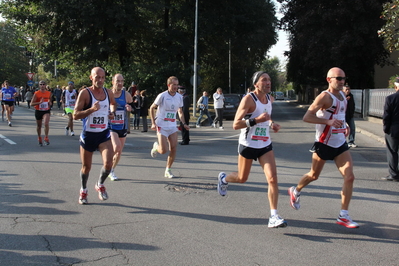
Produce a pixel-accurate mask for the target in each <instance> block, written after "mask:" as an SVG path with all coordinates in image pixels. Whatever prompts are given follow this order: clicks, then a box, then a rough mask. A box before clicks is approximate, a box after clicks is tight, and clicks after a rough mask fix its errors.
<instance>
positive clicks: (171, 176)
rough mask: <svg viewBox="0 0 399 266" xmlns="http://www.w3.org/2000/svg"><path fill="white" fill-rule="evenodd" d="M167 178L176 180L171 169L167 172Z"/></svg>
mask: <svg viewBox="0 0 399 266" xmlns="http://www.w3.org/2000/svg"><path fill="white" fill-rule="evenodd" d="M165 177H166V178H174V177H175V176H174V175H173V174H172V171H171V170H170V169H168V170H165Z"/></svg>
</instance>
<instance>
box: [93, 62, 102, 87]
mask: <svg viewBox="0 0 399 266" xmlns="http://www.w3.org/2000/svg"><path fill="white" fill-rule="evenodd" d="M90 80H91V82H92V85H93V87H94V88H102V87H103V86H104V82H105V71H104V69H102V68H101V67H95V68H93V69H92V70H91V73H90Z"/></svg>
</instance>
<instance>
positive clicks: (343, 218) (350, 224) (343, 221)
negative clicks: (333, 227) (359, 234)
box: [337, 214, 359, 228]
mask: <svg viewBox="0 0 399 266" xmlns="http://www.w3.org/2000/svg"><path fill="white" fill-rule="evenodd" d="M337 224H339V225H343V226H345V227H346V228H359V224H357V223H355V222H354V221H352V219H351V217H350V216H349V214H346V215H339V216H338V219H337Z"/></svg>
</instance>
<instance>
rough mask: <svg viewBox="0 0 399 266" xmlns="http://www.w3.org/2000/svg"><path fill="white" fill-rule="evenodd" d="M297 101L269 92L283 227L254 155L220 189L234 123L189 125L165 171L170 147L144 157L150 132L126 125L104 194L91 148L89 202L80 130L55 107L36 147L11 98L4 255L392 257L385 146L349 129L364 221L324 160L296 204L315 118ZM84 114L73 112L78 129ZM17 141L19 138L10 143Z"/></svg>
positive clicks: (124, 260)
mask: <svg viewBox="0 0 399 266" xmlns="http://www.w3.org/2000/svg"><path fill="white" fill-rule="evenodd" d="M304 112H305V110H304V109H302V108H298V107H296V106H295V105H293V104H291V103H287V102H284V101H282V102H276V103H275V104H274V107H273V119H274V121H276V122H277V123H279V124H280V125H281V127H282V128H281V131H280V132H279V133H276V134H274V133H273V134H272V140H273V147H274V152H275V155H276V161H277V165H278V169H277V170H278V176H279V189H280V196H279V214H280V215H281V216H282V217H283V218H285V219H286V220H287V222H288V227H286V228H279V229H269V228H268V227H267V222H268V217H269V214H270V212H269V203H268V199H267V184H266V182H265V176H264V174H263V173H262V170H261V168H260V167H259V165H258V163H257V162H255V163H254V165H253V168H252V172H251V175H250V177H249V180H248V182H247V183H245V184H230V186H229V190H228V194H227V196H226V197H221V196H219V194H218V193H217V192H216V180H217V175H218V173H219V172H220V171H226V172H231V171H236V169H237V138H238V131H234V130H233V129H232V127H231V124H232V123H231V121H225V129H224V130H219V129H211V128H207V127H202V128H193V129H192V130H191V143H190V145H188V146H180V145H179V147H178V151H177V158H176V161H175V163H174V165H173V168H172V171H173V173H174V174H175V175H177V176H178V178H176V179H166V178H164V177H163V173H164V169H165V163H166V155H158V157H157V158H155V159H153V158H151V157H150V148H151V147H152V143H153V141H155V139H156V136H155V132H147V133H141V132H137V131H133V130H132V134H130V135H128V137H127V141H126V146H125V149H124V151H123V155H122V158H121V161H120V163H119V166H118V167H117V168H116V174H117V176H118V177H119V178H120V180H119V181H110V180H107V182H106V183H105V185H106V188H107V191H108V194H109V200H107V201H100V200H99V199H98V196H97V192H96V191H95V190H94V184H95V182H96V180H97V179H98V175H99V171H100V168H101V158H100V155H99V154H98V153H96V154H95V156H94V157H93V167H92V170H91V173H90V178H89V197H88V199H89V203H90V204H89V205H85V206H82V205H79V204H78V197H79V188H80V177H79V170H80V167H81V164H80V157H79V143H78V138H79V137H78V134H76V136H75V137H71V136H65V135H64V127H65V125H66V119H65V118H64V117H58V116H52V117H51V122H50V128H51V129H50V145H49V146H44V147H39V146H38V145H37V137H36V133H35V121H34V115H33V111H32V110H28V109H26V108H21V107H19V108H16V111H15V113H14V117H13V127H8V126H7V124H6V122H0V134H1V136H0V137H1V139H0V197H1V201H0V230H1V231H0V232H1V233H0V265H292V264H295V265H337V264H340V265H397V264H398V257H399V255H397V254H398V252H397V249H398V246H396V245H397V244H399V222H398V221H399V208H398V206H399V204H398V203H399V194H398V188H399V184H398V183H392V182H384V181H381V180H380V178H381V176H384V175H385V174H386V172H387V170H386V167H387V166H386V159H385V147H384V145H383V144H382V143H380V142H378V141H375V140H373V139H371V138H369V137H367V136H365V135H362V134H357V136H356V139H357V141H356V143H357V144H358V145H359V148H356V149H353V150H351V152H352V157H353V160H354V165H355V175H356V181H355V189H354V194H353V199H352V202H351V205H350V215H351V216H352V218H353V219H354V221H356V222H358V223H359V224H360V228H358V229H347V228H345V227H342V226H340V225H337V224H336V223H335V220H336V218H337V216H338V213H339V209H340V189H341V186H342V177H341V176H340V174H339V173H338V171H337V169H336V167H335V165H334V163H333V162H328V163H327V164H326V165H325V168H324V170H323V172H322V175H321V176H320V179H319V180H318V181H316V182H313V183H312V184H310V185H309V186H308V187H307V188H305V189H304V190H303V192H302V196H301V209H300V210H298V211H296V210H293V209H292V208H291V207H290V205H289V203H288V195H287V189H288V188H289V187H290V186H293V185H295V184H296V183H297V182H298V181H299V179H300V177H301V176H302V175H303V174H304V173H306V172H307V171H308V170H309V167H310V158H311V154H310V153H309V151H308V150H309V148H310V147H311V144H312V142H313V139H314V125H310V124H306V123H303V122H302V116H303V114H304ZM80 130H81V124H80V122H79V121H75V133H80ZM14 143H15V144H14Z"/></svg>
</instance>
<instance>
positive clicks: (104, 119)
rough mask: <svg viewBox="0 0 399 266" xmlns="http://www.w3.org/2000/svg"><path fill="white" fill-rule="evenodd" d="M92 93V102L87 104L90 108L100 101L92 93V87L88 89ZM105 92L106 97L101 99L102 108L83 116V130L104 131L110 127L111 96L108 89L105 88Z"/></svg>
mask: <svg viewBox="0 0 399 266" xmlns="http://www.w3.org/2000/svg"><path fill="white" fill-rule="evenodd" d="M86 90H87V91H88V92H89V94H90V103H89V105H88V106H87V108H85V109H88V108H90V107H92V106H93V104H94V103H95V102H96V101H98V100H97V99H96V98H94V95H93V94H92V93H91V91H90V89H89V88H87V89H86ZM103 91H104V93H105V99H104V100H102V101H99V103H100V109H99V110H97V111H95V112H94V113H91V114H90V115H89V116H87V117H85V118H83V132H103V131H104V130H107V129H108V115H109V110H110V109H109V105H110V101H109V97H108V91H107V89H105V88H103Z"/></svg>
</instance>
